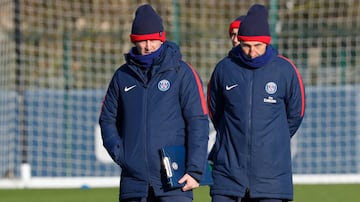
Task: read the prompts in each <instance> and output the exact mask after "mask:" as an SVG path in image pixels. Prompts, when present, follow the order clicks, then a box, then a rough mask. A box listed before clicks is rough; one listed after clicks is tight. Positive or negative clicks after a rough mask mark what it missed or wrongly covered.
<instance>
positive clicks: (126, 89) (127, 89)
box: [124, 85, 136, 92]
mask: <svg viewBox="0 0 360 202" xmlns="http://www.w3.org/2000/svg"><path fill="white" fill-rule="evenodd" d="M135 86H136V85H133V86H130V87H127V86H125V88H124V91H125V92H128V91H129V90H131V89H133V88H135Z"/></svg>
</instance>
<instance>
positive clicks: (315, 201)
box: [0, 184, 360, 202]
mask: <svg viewBox="0 0 360 202" xmlns="http://www.w3.org/2000/svg"><path fill="white" fill-rule="evenodd" d="M0 201H1V202H117V201H118V189H117V188H108V189H11V190H4V189H0ZM210 201H211V200H210V196H209V188H208V187H201V188H198V189H196V190H195V200H194V202H210ZM294 201H295V202H319V201H321V202H355V201H360V184H343V185H296V186H295V200H294Z"/></svg>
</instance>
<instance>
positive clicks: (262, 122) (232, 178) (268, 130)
mask: <svg viewBox="0 0 360 202" xmlns="http://www.w3.org/2000/svg"><path fill="white" fill-rule="evenodd" d="M238 39H239V41H240V45H238V46H236V47H233V49H232V50H231V51H230V52H229V55H228V56H227V57H225V58H224V59H222V60H221V61H220V62H219V63H218V64H217V65H216V67H215V70H214V72H213V74H212V76H211V80H210V82H209V86H208V94H207V95H208V106H209V111H210V118H211V120H212V122H213V124H214V127H215V129H216V131H217V136H216V142H215V145H214V147H213V149H212V151H211V153H210V157H209V158H210V159H211V160H212V161H213V163H214V164H213V180H214V185H213V186H211V196H212V201H213V202H235V201H236V202H240V201H242V202H244V201H251V202H283V201H289V200H292V199H293V182H292V168H291V154H290V139H291V137H292V136H293V135H294V134H295V132H296V131H297V129H298V128H299V126H300V124H301V122H302V119H303V116H304V113H305V90H304V85H303V82H302V79H301V76H300V74H299V72H298V70H297V68H296V67H295V65H294V64H293V62H291V61H290V60H289V59H287V58H285V57H284V56H281V55H278V53H277V50H276V49H274V48H273V47H272V46H271V45H270V40H271V36H270V30H269V25H268V11H267V9H266V8H265V7H264V6H262V5H258V4H255V5H253V6H252V7H251V8H250V9H249V11H248V13H247V15H246V17H245V18H244V19H243V20H242V22H241V26H240V28H239V33H238Z"/></svg>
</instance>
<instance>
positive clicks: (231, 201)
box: [211, 195, 287, 202]
mask: <svg viewBox="0 0 360 202" xmlns="http://www.w3.org/2000/svg"><path fill="white" fill-rule="evenodd" d="M211 201H212V202H287V200H282V199H267V198H248V197H245V198H241V197H234V196H223V195H214V196H212V199H211Z"/></svg>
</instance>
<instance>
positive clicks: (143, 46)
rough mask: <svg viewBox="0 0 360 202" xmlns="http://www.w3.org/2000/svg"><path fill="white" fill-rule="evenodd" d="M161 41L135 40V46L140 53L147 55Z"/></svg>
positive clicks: (159, 44)
mask: <svg viewBox="0 0 360 202" xmlns="http://www.w3.org/2000/svg"><path fill="white" fill-rule="evenodd" d="M162 43H163V42H161V41H160V40H146V41H137V42H135V46H136V48H137V50H138V52H139V53H140V54H141V55H148V54H150V53H152V52H155V51H157V50H158V49H159V48H160V46H161V44H162Z"/></svg>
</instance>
